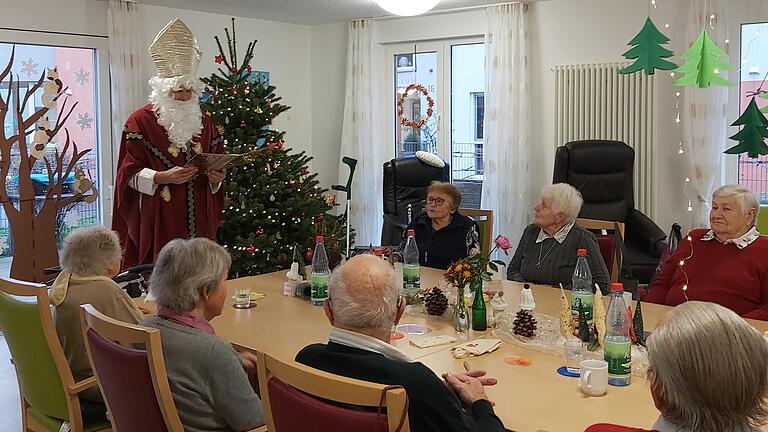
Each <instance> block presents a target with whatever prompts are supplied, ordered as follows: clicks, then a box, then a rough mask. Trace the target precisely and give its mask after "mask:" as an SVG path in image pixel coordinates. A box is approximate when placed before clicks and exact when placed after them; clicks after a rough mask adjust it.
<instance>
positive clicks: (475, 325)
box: [472, 281, 488, 331]
mask: <svg viewBox="0 0 768 432" xmlns="http://www.w3.org/2000/svg"><path fill="white" fill-rule="evenodd" d="M473 285H474V286H473V287H472V288H474V291H475V299H474V301H473V302H472V330H474V331H486V330H488V318H487V316H486V310H485V299H484V298H483V282H482V281H479V282H478V283H473Z"/></svg>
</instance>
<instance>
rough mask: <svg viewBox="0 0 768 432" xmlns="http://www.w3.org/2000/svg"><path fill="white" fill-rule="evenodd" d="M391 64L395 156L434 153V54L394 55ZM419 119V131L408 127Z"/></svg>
mask: <svg viewBox="0 0 768 432" xmlns="http://www.w3.org/2000/svg"><path fill="white" fill-rule="evenodd" d="M394 64H395V77H396V80H395V89H394V90H395V93H394V96H395V155H396V157H404V156H413V155H414V154H415V153H416V152H417V151H419V150H423V151H427V152H430V153H438V149H437V142H438V126H437V123H438V121H437V119H438V116H437V114H436V113H435V108H434V104H436V103H437V101H438V92H437V82H438V70H437V51H424V52H410V53H398V54H395V62H394ZM413 84H418V85H420V86H421V87H422V88H423V91H421V90H420V89H416V88H413V87H412V85H413ZM409 86H410V87H409ZM406 91H407V92H408V93H407V94H406ZM425 92H426V94H425ZM430 100H431V101H432V103H433V106H432V107H430V106H429V101H430ZM427 110H429V113H431V115H428V112H427ZM421 119H424V120H425V122H424V124H423V125H421V127H415V126H414V125H413V123H411V122H419V121H420V120H421Z"/></svg>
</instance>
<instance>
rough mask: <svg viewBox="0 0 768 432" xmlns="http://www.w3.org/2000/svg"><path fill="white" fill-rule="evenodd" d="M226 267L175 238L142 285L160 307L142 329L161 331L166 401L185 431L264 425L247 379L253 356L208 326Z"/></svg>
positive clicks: (220, 298) (202, 245)
mask: <svg viewBox="0 0 768 432" xmlns="http://www.w3.org/2000/svg"><path fill="white" fill-rule="evenodd" d="M230 264H231V258H230V256H229V254H228V253H227V251H226V250H225V249H224V248H223V247H221V246H219V245H217V244H216V243H214V242H212V241H210V240H208V239H206V238H195V239H191V240H181V239H176V240H172V241H170V242H169V243H168V244H166V245H165V246H164V247H163V249H162V250H161V251H160V254H159V255H158V257H157V262H156V263H155V269H154V271H153V272H152V278H151V279H150V281H149V294H150V296H153V297H155V299H156V301H157V305H158V306H159V308H158V310H157V315H156V316H154V317H151V318H147V319H145V320H144V321H143V322H142V324H143V325H146V326H148V327H155V328H157V329H158V330H160V337H161V341H162V345H163V357H164V358H165V368H166V370H167V372H168V382H169V384H170V386H171V393H173V401H174V402H175V403H176V408H177V410H178V412H179V418H180V419H181V423H182V424H183V425H184V430H185V431H187V432H211V431H245V430H250V429H253V428H255V427H257V426H261V425H262V424H264V412H263V410H262V406H261V400H260V399H259V397H258V396H257V395H256V393H255V392H254V390H253V388H252V387H251V384H250V382H249V381H248V375H247V374H246V371H249V372H255V371H256V356H254V355H253V354H250V353H241V354H239V355H238V354H237V353H236V352H235V350H234V349H233V348H232V345H231V344H230V343H229V342H227V341H225V340H223V339H220V338H218V337H217V336H216V334H215V332H214V330H213V327H212V326H211V324H210V323H209V321H210V320H211V319H213V318H215V317H217V316H219V315H221V311H222V309H223V307H224V301H225V300H226V298H227V287H226V286H225V284H224V283H225V281H226V279H227V273H228V272H229V266H230Z"/></svg>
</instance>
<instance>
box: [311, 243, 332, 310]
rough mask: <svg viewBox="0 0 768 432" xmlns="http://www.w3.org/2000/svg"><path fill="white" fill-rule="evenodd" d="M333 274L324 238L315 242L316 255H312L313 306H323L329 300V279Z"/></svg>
mask: <svg viewBox="0 0 768 432" xmlns="http://www.w3.org/2000/svg"><path fill="white" fill-rule="evenodd" d="M330 276H331V272H330V270H329V269H328V255H327V254H326V253H325V245H323V236H317V239H316V240H315V254H314V255H312V295H311V299H312V304H313V305H315V306H322V304H323V302H324V301H325V300H326V299H327V298H328V279H330Z"/></svg>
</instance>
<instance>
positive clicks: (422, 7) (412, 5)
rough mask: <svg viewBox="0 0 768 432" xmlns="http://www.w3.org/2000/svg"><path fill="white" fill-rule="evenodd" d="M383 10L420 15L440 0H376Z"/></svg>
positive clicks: (399, 13)
mask: <svg viewBox="0 0 768 432" xmlns="http://www.w3.org/2000/svg"><path fill="white" fill-rule="evenodd" d="M376 3H378V4H379V6H381V8H382V9H384V10H385V11H387V12H389V13H392V14H395V15H403V16H412V15H421V14H423V13H424V12H427V11H428V10H430V9H432V8H433V7H435V6H437V4H438V3H440V0H376Z"/></svg>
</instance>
